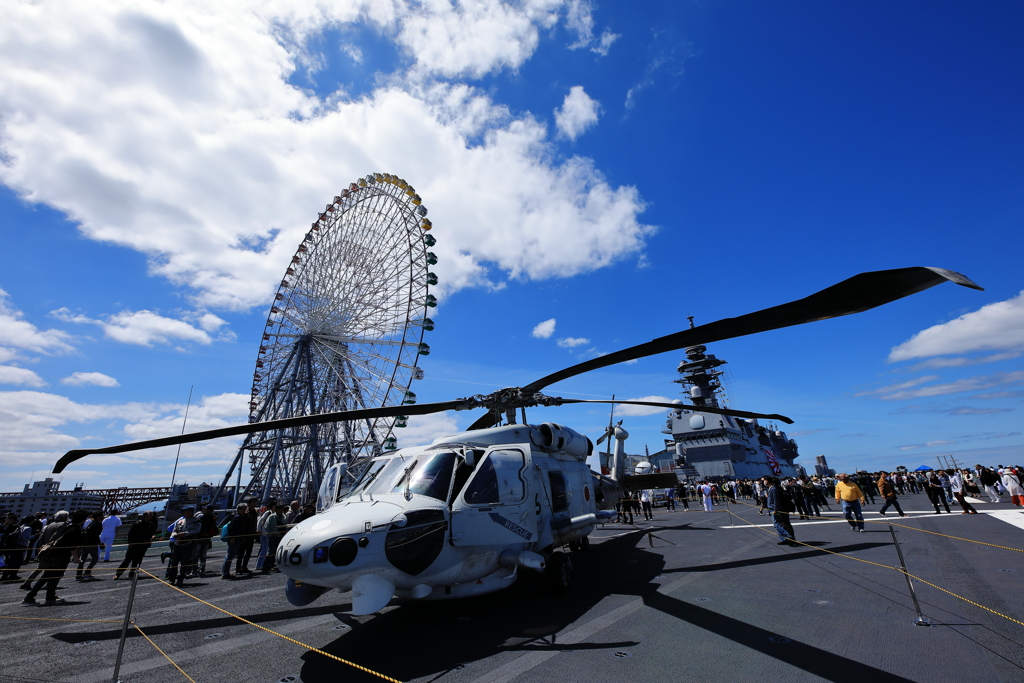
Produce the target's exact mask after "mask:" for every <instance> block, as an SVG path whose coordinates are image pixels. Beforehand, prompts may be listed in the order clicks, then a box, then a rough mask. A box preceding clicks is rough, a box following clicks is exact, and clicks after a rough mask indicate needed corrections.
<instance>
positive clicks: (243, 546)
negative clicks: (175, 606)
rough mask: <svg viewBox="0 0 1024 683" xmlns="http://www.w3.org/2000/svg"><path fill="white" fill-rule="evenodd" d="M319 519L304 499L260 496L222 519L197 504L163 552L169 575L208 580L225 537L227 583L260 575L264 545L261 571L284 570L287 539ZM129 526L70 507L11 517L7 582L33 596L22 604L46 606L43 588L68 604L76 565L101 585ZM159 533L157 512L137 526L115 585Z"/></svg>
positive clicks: (3, 536)
mask: <svg viewBox="0 0 1024 683" xmlns="http://www.w3.org/2000/svg"><path fill="white" fill-rule="evenodd" d="M313 514H314V509H313V506H312V505H306V506H302V505H300V503H299V501H297V500H296V501H292V503H291V504H290V505H288V504H286V503H280V502H278V501H276V500H274V499H270V500H268V501H267V503H266V505H261V504H260V501H259V500H258V499H256V498H252V499H250V500H249V501H248V502H246V503H240V504H239V505H238V506H237V507H236V508H235V510H234V512H233V513H231V514H229V515H228V516H227V517H226V518H224V519H220V520H219V519H218V516H217V514H216V512H215V510H214V509H213V506H203V507H202V508H201V510H200V511H199V512H197V511H196V509H195V507H192V506H185V507H183V508H182V510H181V516H180V517H179V518H178V519H176V520H174V521H173V522H171V523H170V524H169V525H168V526H167V527H166V532H167V534H168V539H169V545H168V549H167V550H166V551H165V552H161V553H160V561H161V564H164V563H166V564H167V569H166V572H165V578H166V580H167V581H168V583H171V584H173V585H176V586H178V587H183V585H184V581H185V579H186V578H189V577H201V576H205V575H207V570H206V562H207V552H208V550H209V548H210V547H211V546H212V542H213V538H214V537H215V536H217V535H218V534H219V535H220V538H221V539H222V540H224V541H225V542H226V544H227V553H226V557H225V559H224V562H223V564H222V566H221V568H220V576H221V578H222V579H235V578H237V577H239V576H243V575H246V574H252V573H253V572H252V571H250V570H249V566H248V565H249V562H250V559H251V557H252V554H253V549H254V547H255V544H256V541H257V540H258V541H259V543H260V546H259V551H258V553H257V559H256V571H257V572H262V573H270V572H275V571H278V570H277V569H276V567H274V555H275V553H276V551H277V546H278V544H279V543H280V541H281V538H282V537H283V536H284V534H285V532H286V531H287V530H288V529H289V528H291V527H292V526H293V525H295V524H297V523H299V522H301V521H302V520H304V519H306V518H308V517H312V516H313ZM122 525H123V523H122V521H121V518H120V516H119V515H118V513H117V511H112V512H110V513H109V514H107V515H103V514H101V513H99V512H89V511H86V510H76V511H74V512H68V511H66V510H62V511H60V512H57V513H55V514H54V515H53V517H52V519H50V518H47V516H46V515H45V514H43V513H40V514H38V515H29V516H26V517H24V518H22V519H21V520H19V519H18V517H17V515H14V514H8V515H7V516H6V517H5V519H4V521H3V524H2V526H0V559H2V562H0V563H2V566H3V572H2V574H0V582H2V583H4V584H8V583H10V584H15V583H16V584H19V585H20V587H21V588H22V589H23V590H26V591H28V592H27V593H26V594H25V598H24V600H23V601H22V603H21V604H22V605H25V606H29V607H30V606H34V605H38V604H39V602H38V601H37V600H36V596H37V595H38V594H39V593H40V592H43V591H45V602H44V604H46V605H60V604H63V603H64V600H63V599H61V598H59V597H58V596H57V587H58V585H59V583H60V581H61V579H63V578H64V574H65V572H67V570H68V568H69V567H70V566H71V564H72V563H74V564H75V565H77V571H76V573H75V580H76V581H79V582H87V581H97V580H99V577H97V576H95V575H94V574H93V570H94V568H95V566H96V564H97V563H98V562H101V561H102V562H110V561H111V559H110V554H111V550H112V549H113V546H114V541H115V536H116V534H117V530H118V528H119V527H120V526H122ZM158 531H159V528H158V521H157V518H156V515H155V513H153V512H145V513H143V515H142V516H141V518H140V519H139V520H138V521H136V522H135V523H134V524H132V525H131V527H130V528H129V530H128V534H127V538H126V539H125V544H126V549H125V555H124V558H123V560H122V561H121V563H120V565H119V566H118V567H117V569H115V570H114V577H113V578H114V580H117V579H120V578H122V576H123V575H124V573H125V572H126V571H127V572H128V575H129V577H131V576H133V575H134V574H135V572H136V570H137V569H138V567H139V566H140V565H141V564H142V560H143V559H144V558H145V556H146V552H147V551H148V550H149V548H150V546H151V545H152V543H153V542H154V541H155V540H156V539H157V535H158ZM101 555H102V560H101V559H100V557H101ZM32 563H36V567H35V569H34V570H33V571H32V573H31V574H30V575H28V576H27V577H25V578H24V579H23V578H22V576H21V571H22V570H23V568H25V566H26V565H28V564H32ZM232 565H234V569H235V571H234V573H232V572H231V569H232Z"/></svg>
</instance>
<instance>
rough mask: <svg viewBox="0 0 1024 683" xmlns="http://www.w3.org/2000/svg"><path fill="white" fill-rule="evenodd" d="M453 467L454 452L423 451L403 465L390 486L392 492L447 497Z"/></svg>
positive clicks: (443, 498) (439, 497)
mask: <svg viewBox="0 0 1024 683" xmlns="http://www.w3.org/2000/svg"><path fill="white" fill-rule="evenodd" d="M454 467H455V453H453V452H451V451H442V452H439V453H438V452H435V453H424V454H423V455H420V456H418V457H417V458H416V459H415V460H413V461H412V462H411V463H409V464H407V465H406V466H405V468H406V469H405V472H404V473H403V474H402V476H401V477H400V478H399V480H398V482H397V483H396V484H395V485H394V486H393V487H392V489H391V492H392V493H405V492H406V490H408V491H409V492H410V493H413V494H418V495H421V496H430V497H431V498H437V499H438V500H447V499H448V488H449V486H450V485H451V481H452V469H453V468H454Z"/></svg>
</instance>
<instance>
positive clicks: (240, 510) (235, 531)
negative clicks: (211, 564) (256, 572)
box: [220, 503, 249, 579]
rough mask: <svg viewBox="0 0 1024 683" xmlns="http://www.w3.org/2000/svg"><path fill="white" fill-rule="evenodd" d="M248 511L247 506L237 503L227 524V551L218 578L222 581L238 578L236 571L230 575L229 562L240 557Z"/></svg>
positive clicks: (246, 526)
mask: <svg viewBox="0 0 1024 683" xmlns="http://www.w3.org/2000/svg"><path fill="white" fill-rule="evenodd" d="M248 510H249V506H248V505H246V504H245V503H239V504H238V506H237V507H236V508H235V516H234V517H232V518H231V521H229V522H228V523H227V525H228V530H227V534H226V540H227V542H228V549H227V553H226V554H225V557H224V564H222V565H221V567H220V578H222V579H234V578H236V577H237V576H238V571H237V570H236V571H235V573H234V574H232V573H231V562H232V560H234V559H235V558H236V557H240V555H239V551H240V550H241V548H242V541H243V540H244V539H245V537H246V529H247V528H248V519H249V515H248V514H246V513H247V512H248Z"/></svg>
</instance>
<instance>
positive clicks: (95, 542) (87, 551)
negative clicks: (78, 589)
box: [75, 512, 103, 581]
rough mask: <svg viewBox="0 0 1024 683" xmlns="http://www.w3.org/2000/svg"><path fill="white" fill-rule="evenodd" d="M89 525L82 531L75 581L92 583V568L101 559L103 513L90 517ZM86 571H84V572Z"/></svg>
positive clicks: (96, 513) (95, 513) (93, 514)
mask: <svg viewBox="0 0 1024 683" xmlns="http://www.w3.org/2000/svg"><path fill="white" fill-rule="evenodd" d="M88 519H90V520H91V521H89V523H88V524H86V525H85V528H84V529H82V542H81V545H82V548H81V549H80V550H79V551H78V557H79V560H78V571H77V572H75V581H92V580H93V579H94V578H95V577H93V575H92V568H93V567H95V566H96V562H98V561H99V559H100V533H102V532H103V513H102V512H94V513H92V514H91V515H89V518H88ZM90 557H92V562H90V563H89V566H88V567H86V566H85V563H86V562H88V560H89V558H90ZM83 570H84V571H83Z"/></svg>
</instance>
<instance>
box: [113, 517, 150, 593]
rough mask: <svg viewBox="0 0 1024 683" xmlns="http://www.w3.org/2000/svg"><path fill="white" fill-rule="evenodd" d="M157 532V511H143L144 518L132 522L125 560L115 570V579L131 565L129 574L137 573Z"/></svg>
mask: <svg viewBox="0 0 1024 683" xmlns="http://www.w3.org/2000/svg"><path fill="white" fill-rule="evenodd" d="M155 534H156V515H155V513H153V512H144V513H142V519H140V520H139V521H137V522H135V524H132V528H131V529H129V530H128V550H127V551H126V552H125V554H124V561H123V562H121V566H120V567H118V568H117V571H116V572H114V579H120V578H121V574H124V570H125V569H128V567H129V565H130V566H131V569H130V570H129V571H128V576H134V575H135V572H136V570H138V568H139V565H140V564H142V558H144V557H145V556H146V551H147V550H149V546H150V544H151V543H152V542H153V537H154V535H155Z"/></svg>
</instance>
